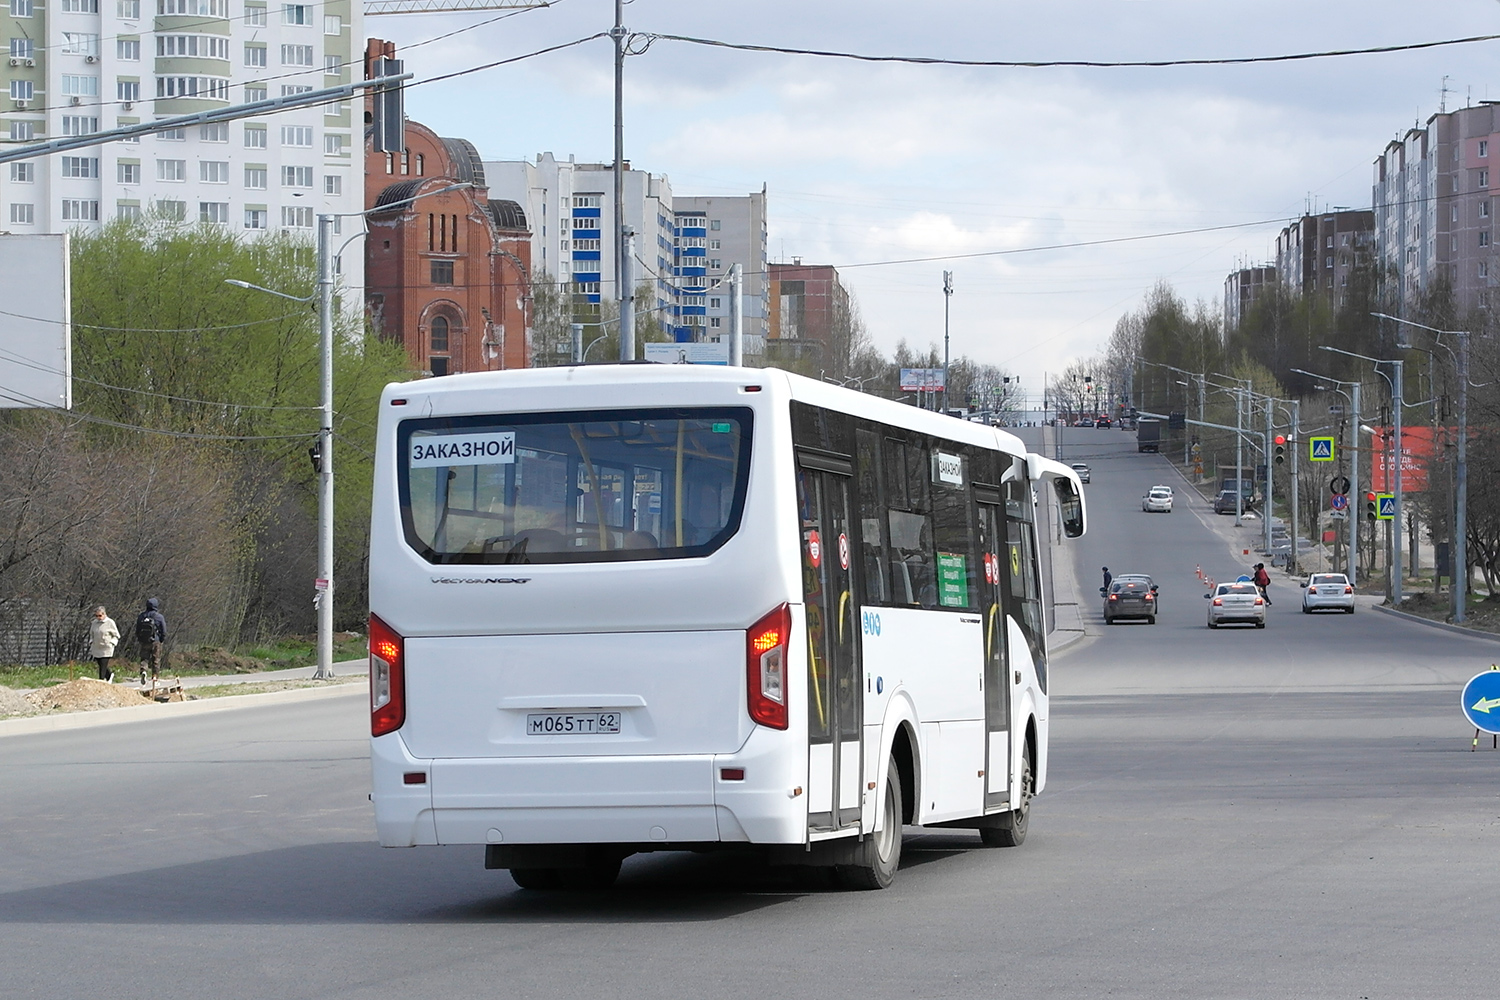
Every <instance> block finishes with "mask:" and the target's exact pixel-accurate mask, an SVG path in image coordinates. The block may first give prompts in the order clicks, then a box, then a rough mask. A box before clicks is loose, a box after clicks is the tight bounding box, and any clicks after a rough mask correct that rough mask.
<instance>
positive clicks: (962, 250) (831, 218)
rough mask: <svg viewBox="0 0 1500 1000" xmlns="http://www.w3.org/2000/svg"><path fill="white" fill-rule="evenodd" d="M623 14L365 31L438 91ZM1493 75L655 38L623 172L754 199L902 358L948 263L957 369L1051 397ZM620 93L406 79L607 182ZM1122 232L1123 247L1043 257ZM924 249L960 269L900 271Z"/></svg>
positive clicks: (1199, 3) (641, 21)
mask: <svg viewBox="0 0 1500 1000" xmlns="http://www.w3.org/2000/svg"><path fill="white" fill-rule="evenodd" d="M492 19H493V20H492ZM483 21H490V22H491V23H488V24H481V23H480V22H483ZM613 21H614V3H613V2H612V0H556V2H555V3H554V4H553V5H552V6H550V7H547V8H541V9H533V10H525V11H519V12H496V11H488V12H477V13H465V14H442V15H404V16H382V17H370V18H367V20H366V24H365V28H366V32H367V34H369V35H370V36H372V37H383V38H387V39H389V40H391V41H394V42H395V43H396V44H397V46H398V48H399V50H400V51H399V53H398V54H399V55H400V56H401V57H402V58H404V59H405V60H406V69H407V70H408V71H411V72H414V73H415V74H416V81H417V82H418V83H420V82H421V81H422V80H424V79H426V78H428V77H433V76H437V75H440V74H444V73H449V72H452V71H453V70H455V69H460V68H464V67H469V66H477V65H480V64H484V63H488V62H492V61H495V60H499V59H504V58H509V57H512V56H520V55H525V54H526V53H530V52H534V51H536V50H538V49H541V48H545V47H547V46H551V45H557V44H560V43H564V42H571V41H573V40H575V39H580V38H585V37H587V36H589V35H592V34H594V33H596V32H601V31H607V30H608V29H609V27H610V26H611V25H612V24H613ZM624 23H625V25H626V27H627V29H629V30H630V31H632V32H644V33H652V32H654V33H658V34H677V35H687V36H694V37H699V38H708V39H715V40H720V41H729V42H739V43H753V44H760V45H771V46H777V47H783V48H806V49H824V50H836V51H840V52H854V53H861V54H867V55H900V56H922V57H941V58H946V59H979V60H1028V61H1035V60H1043V61H1045V60H1094V61H1124V60H1161V59H1204V58H1238V57H1246V56H1270V55H1285V54H1292V53H1303V52H1317V51H1328V50H1338V49H1356V48H1368V47H1376V46H1388V45H1404V44H1412V43H1418V42H1432V41H1441V40H1446V39H1456V38H1462V37H1467V36H1473V35H1484V34H1492V33H1494V34H1500V2H1497V0H1444V2H1442V3H1433V2H1431V0H1427V2H1418V0H1296V2H1292V0H1259V2H1256V3H1253V4H1247V3H1244V2H1242V0H1234V2H1230V0H1037V2H1032V0H1026V2H1015V0H924V2H921V3H916V2H906V3H896V2H893V0H758V2H755V3H742V4H729V3H724V2H720V0H633V2H631V3H628V4H626V5H625V7H624ZM462 28H470V29H471V30H465V31H461V32H459V33H458V34H454V35H451V36H450V37H447V38H442V39H438V40H435V41H429V40H430V39H434V38H436V36H439V35H442V34H444V33H447V32H453V31H457V30H458V29H462ZM419 43H422V44H419ZM1497 56H1500V41H1491V42H1478V43H1471V44H1466V45H1455V46H1447V47H1440V48H1432V49H1426V50H1420V51H1411V52H1399V53H1388V54H1378V55H1357V56H1341V57H1334V58H1324V59H1313V60H1307V61H1300V62H1292V63H1279V64H1261V65H1249V66H1243V65H1242V66H1191V67H1168V68H1123V69H1121V68H1114V69H1098V68H976V67H953V66H932V65H899V64H890V63H871V62H856V61H849V60H843V59H832V58H823V57H814V56H803V55H787V54H779V53H758V52H741V51H733V50H728V49H723V48H716V47H707V46H700V45H694V44H689V43H684V42H677V41H672V40H667V39H657V40H655V41H653V42H652V43H651V44H650V45H649V47H646V50H645V51H644V52H643V53H642V54H639V55H633V56H631V57H630V58H628V59H627V60H626V64H625V90H624V93H625V156H626V159H628V160H630V161H631V164H632V166H633V167H635V168H637V169H644V170H649V171H651V172H652V173H657V174H666V175H667V176H668V177H669V178H670V179H671V182H672V189H673V191H674V193H675V194H678V195H743V194H747V193H749V192H752V191H759V190H760V189H761V187H762V185H765V187H766V189H767V194H768V197H767V216H768V228H769V234H770V235H769V252H770V256H771V260H772V261H778V260H787V261H789V260H790V259H791V258H792V257H793V256H796V257H800V258H802V259H803V260H804V261H806V262H809V263H825V264H833V265H835V266H837V267H839V268H840V271H841V274H842V277H843V281H844V283H845V285H846V286H847V287H848V288H849V289H850V291H851V292H852V293H853V295H854V297H855V298H856V300H857V301H858V303H859V307H860V310H861V313H862V315H863V317H864V320H865V324H866V326H867V327H868V329H869V332H870V334H871V337H872V339H873V340H874V342H875V344H876V346H877V347H879V348H880V349H882V350H883V351H885V352H886V353H889V352H890V351H891V350H892V349H893V348H894V347H895V345H896V343H897V342H898V341H899V340H901V339H903V338H904V339H905V340H907V341H908V342H909V343H911V344H913V345H915V346H918V347H925V346H926V345H928V344H931V343H937V344H938V345H939V346H941V343H942V338H943V323H944V320H943V293H942V272H943V271H944V270H951V271H953V273H954V277H953V284H954V294H953V297H952V300H951V303H950V306H951V313H950V319H949V330H950V333H951V345H952V346H951V350H952V353H953V355H954V356H955V357H956V356H958V355H961V354H966V355H968V356H970V357H972V358H974V359H976V360H978V361H981V362H987V363H992V364H998V365H1001V366H1002V367H1004V368H1005V369H1006V370H1007V371H1009V372H1011V373H1013V374H1015V375H1018V376H1020V377H1021V379H1022V384H1023V386H1025V387H1026V388H1027V390H1028V391H1035V392H1037V393H1038V394H1039V393H1040V389H1041V384H1042V381H1043V378H1044V374H1045V373H1047V372H1056V371H1059V370H1061V369H1062V368H1063V367H1065V366H1066V365H1067V364H1069V363H1070V362H1071V361H1073V360H1076V359H1081V358H1085V357H1088V356H1090V355H1092V354H1094V353H1096V352H1099V351H1102V349H1103V348H1104V346H1105V345H1106V343H1107V342H1108V339H1109V335H1110V332H1111V331H1112V330H1113V329H1114V326H1115V323H1116V321H1117V320H1118V319H1119V318H1120V316H1121V315H1123V314H1124V313H1126V312H1129V311H1132V310H1135V309H1138V308H1139V307H1140V304H1141V302H1142V300H1143V298H1144V297H1145V295H1146V294H1147V292H1148V291H1149V290H1150V289H1151V287H1152V286H1153V285H1155V284H1156V283H1157V282H1158V281H1166V282H1168V283H1170V284H1171V285H1172V286H1173V287H1174V288H1175V289H1176V290H1177V292H1178V293H1179V294H1180V295H1181V296H1182V297H1183V298H1185V299H1187V300H1188V301H1189V302H1193V301H1196V300H1199V299H1202V300H1204V301H1205V302H1207V303H1208V304H1209V306H1210V307H1211V308H1213V309H1214V310H1216V311H1218V310H1221V309H1222V302H1223V285H1224V278H1225V276H1226V275H1227V274H1228V272H1229V271H1230V270H1232V269H1234V268H1237V267H1240V266H1243V265H1245V264H1247V263H1258V262H1262V261H1266V260H1268V259H1270V258H1271V256H1272V254H1273V252H1274V248H1275V242H1276V235H1277V233H1278V232H1279V231H1280V229H1281V227H1282V226H1284V225H1286V224H1287V223H1288V222H1290V221H1291V220H1293V219H1295V218H1297V217H1298V216H1300V215H1301V214H1303V213H1304V211H1307V210H1309V209H1311V210H1312V211H1319V210H1321V209H1325V208H1330V207H1349V208H1368V207H1369V204H1370V182H1371V176H1372V163H1373V161H1374V160H1375V158H1376V156H1377V155H1378V154H1379V153H1380V151H1381V150H1382V149H1383V148H1384V146H1385V144H1386V143H1387V142H1389V141H1391V140H1392V139H1396V138H1399V137H1400V136H1401V135H1402V134H1403V133H1404V132H1405V131H1406V130H1407V129H1410V128H1411V127H1413V126H1414V125H1417V124H1419V123H1421V122H1425V121H1426V119H1427V118H1428V117H1429V116H1430V115H1432V114H1434V113H1436V112H1437V111H1438V110H1439V108H1440V106H1442V104H1443V102H1444V101H1446V107H1447V109H1448V110H1453V109H1454V108H1458V107H1463V106H1464V105H1465V103H1466V102H1472V103H1478V102H1480V101H1482V100H1486V99H1489V98H1490V96H1491V94H1490V88H1491V84H1492V83H1493V84H1494V95H1493V96H1494V97H1495V98H1496V99H1500V75H1497V73H1496V70H1497ZM613 82H614V69H613V46H612V43H611V42H610V41H609V40H608V39H603V38H601V39H596V40H594V41H590V42H586V43H584V44H581V45H577V46H573V47H571V48H567V49H564V50H562V51H559V52H554V53H551V54H548V55H542V56H538V57H536V58H531V59H524V60H521V61H518V62H514V63H511V64H509V65H505V66H500V67H497V68H494V69H490V70H485V71H482V72H478V73H474V74H470V75H467V76H462V77H458V78H456V79H452V80H447V81H440V82H435V83H432V84H430V85H420V86H415V87H413V88H412V89H411V90H410V91H408V95H407V113H408V115H409V116H410V117H411V118H413V119H415V120H418V121H421V122H423V123H424V124H426V125H429V126H430V127H432V128H434V129H436V130H437V131H438V132H439V134H442V135H446V136H454V137H461V138H466V139H468V140H470V141H471V142H473V143H474V144H475V146H476V147H478V149H479V151H480V153H481V155H482V156H483V158H484V159H487V160H493V159H521V158H526V159H534V158H535V156H536V154H538V153H541V152H547V151H550V152H553V153H555V154H557V155H558V156H559V157H560V158H565V157H566V156H568V155H570V154H571V155H574V156H576V157H577V158H578V159H579V160H580V161H590V162H610V161H611V160H612V158H613V141H614V139H613ZM1445 88H1446V94H1445V93H1444V91H1445ZM1219 227H1234V228H1219ZM1206 229H1213V230H1215V231H1211V232H1195V233H1193V232H1189V233H1184V231H1191V230H1206ZM1172 233H1180V234H1182V235H1163V234H1172ZM1135 237H1149V238H1146V239H1134V238H1135ZM1121 238H1132V239H1130V240H1129V241H1127V242H1117V243H1113V244H1108V245H1102V246H1083V247H1073V248H1070V249H1045V248H1048V247H1056V246H1057V245H1059V244H1073V243H1088V242H1093V241H1100V240H1112V239H1113V240H1118V239H1121ZM966 254H967V255H985V256H970V257H963V256H961V255H966ZM935 257H949V258H951V259H944V260H924V261H920V262H910V263H884V262H887V261H910V260H911V259H912V258H935ZM855 265H862V266H855Z"/></svg>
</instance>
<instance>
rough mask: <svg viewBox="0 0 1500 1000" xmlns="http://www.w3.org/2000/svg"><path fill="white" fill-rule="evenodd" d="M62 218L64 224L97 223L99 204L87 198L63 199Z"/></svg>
mask: <svg viewBox="0 0 1500 1000" xmlns="http://www.w3.org/2000/svg"><path fill="white" fill-rule="evenodd" d="M62 217H63V221H64V222H98V221H99V203H98V202H97V201H93V200H91V199H87V198H64V199H63V203H62Z"/></svg>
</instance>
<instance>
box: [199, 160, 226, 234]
mask: <svg viewBox="0 0 1500 1000" xmlns="http://www.w3.org/2000/svg"><path fill="white" fill-rule="evenodd" d="M198 179H199V180H200V181H202V182H203V183H205V184H228V183H229V161H228V160H200V161H198ZM225 221H228V220H225Z"/></svg>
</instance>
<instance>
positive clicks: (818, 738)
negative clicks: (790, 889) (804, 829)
mask: <svg viewBox="0 0 1500 1000" xmlns="http://www.w3.org/2000/svg"><path fill="white" fill-rule="evenodd" d="M818 464H819V465H825V466H826V465H832V464H833V463H832V462H826V461H824V462H819V463H818ZM850 483H851V479H850V477H849V476H848V475H847V474H844V473H843V472H836V471H830V470H829V469H828V468H809V467H808V465H807V463H805V462H804V463H803V464H802V468H800V469H799V470H798V478H797V502H798V508H799V511H800V515H801V521H802V592H803V600H804V602H805V606H806V609H807V735H808V759H807V769H808V776H807V824H808V829H809V830H811V831H813V832H815V833H817V832H829V831H837V830H845V829H849V828H857V827H858V826H859V820H860V814H861V812H862V809H863V800H864V794H863V789H864V784H863V781H862V780H861V777H860V776H861V774H862V768H861V760H860V730H861V722H862V720H861V718H860V712H861V709H862V707H863V698H862V697H861V696H860V688H859V676H860V673H859V619H858V616H859V601H858V600H857V599H856V596H855V593H854V573H853V565H854V558H853V545H854V542H853V538H852V537H851V532H850V524H849V516H850V515H849V509H850V508H849V493H850Z"/></svg>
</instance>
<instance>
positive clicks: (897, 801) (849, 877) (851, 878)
mask: <svg viewBox="0 0 1500 1000" xmlns="http://www.w3.org/2000/svg"><path fill="white" fill-rule="evenodd" d="M882 813H883V814H884V816H885V825H884V826H882V827H881V828H880V829H879V830H878V831H876V832H875V833H873V834H871V835H870V836H868V837H866V838H865V839H864V842H863V843H862V844H860V845H859V861H858V862H857V863H855V864H852V865H839V866H838V867H836V868H835V869H834V877H835V878H836V879H837V881H838V883H839V884H840V885H842V886H843V887H844V888H845V889H884V888H886V887H887V886H889V885H890V884H891V882H892V881H894V880H895V878H896V869H897V868H898V867H900V865H901V772H900V771H898V770H897V769H896V762H895V761H894V760H892V761H889V762H888V763H887V764H886V766H885V808H884V809H883V810H882Z"/></svg>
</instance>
